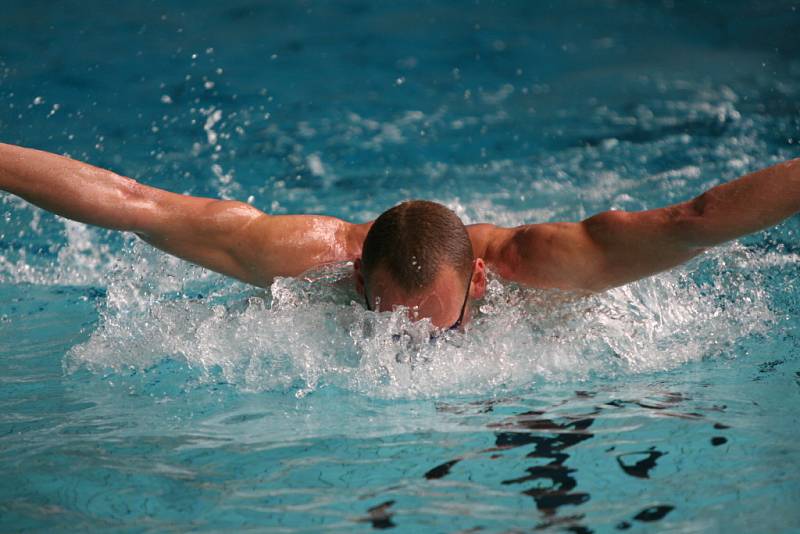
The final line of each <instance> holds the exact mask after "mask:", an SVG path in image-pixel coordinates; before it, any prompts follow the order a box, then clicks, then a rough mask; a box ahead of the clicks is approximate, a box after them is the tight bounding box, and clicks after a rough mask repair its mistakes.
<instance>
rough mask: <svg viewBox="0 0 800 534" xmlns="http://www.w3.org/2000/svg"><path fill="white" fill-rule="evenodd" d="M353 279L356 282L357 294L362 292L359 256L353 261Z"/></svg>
mask: <svg viewBox="0 0 800 534" xmlns="http://www.w3.org/2000/svg"><path fill="white" fill-rule="evenodd" d="M353 280H354V281H355V283H356V291H358V294H359V295H363V294H364V274H363V273H362V272H361V258H356V259H355V261H354V262H353Z"/></svg>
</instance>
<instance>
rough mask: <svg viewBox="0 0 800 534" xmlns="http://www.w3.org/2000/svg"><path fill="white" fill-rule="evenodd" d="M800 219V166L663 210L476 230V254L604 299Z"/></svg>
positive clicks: (510, 274) (532, 278) (538, 281)
mask: <svg viewBox="0 0 800 534" xmlns="http://www.w3.org/2000/svg"><path fill="white" fill-rule="evenodd" d="M798 212H800V159H795V160H791V161H787V162H784V163H780V164H778V165H775V166H773V167H769V168H766V169H762V170H760V171H757V172H754V173H752V174H748V175H746V176H743V177H741V178H739V179H737V180H734V181H732V182H729V183H726V184H722V185H719V186H717V187H714V188H713V189H710V190H709V191H706V192H705V193H703V194H701V195H700V196H698V197H697V198H694V199H693V200H690V201H688V202H684V203H681V204H676V205H674V206H668V207H664V208H659V209H653V210H647V211H640V212H624V211H607V212H603V213H599V214H597V215H594V216H593V217H589V218H588V219H586V220H584V221H582V222H578V223H546V224H533V225H527V226H520V227H517V228H499V227H495V226H492V225H473V226H470V227H469V231H470V236H471V237H472V240H473V246H474V248H475V253H476V255H478V256H482V257H483V258H484V259H485V260H486V262H487V263H488V264H489V265H491V266H492V267H493V268H494V269H495V270H496V271H497V272H498V273H499V274H500V275H501V276H503V277H505V278H507V279H510V280H514V281H517V282H519V283H522V284H525V285H529V286H532V287H550V288H561V289H567V290H589V291H602V290H604V289H608V288H610V287H614V286H619V285H622V284H625V283H628V282H632V281H634V280H638V279H640V278H643V277H646V276H649V275H652V274H655V273H658V272H660V271H664V270H666V269H670V268H672V267H674V266H676V265H679V264H681V263H683V262H685V261H687V260H689V259H690V258H692V257H694V256H696V255H698V254H700V253H701V252H703V251H704V250H705V249H706V248H708V247H712V246H714V245H718V244H720V243H724V242H725V241H729V240H731V239H735V238H737V237H740V236H743V235H746V234H750V233H753V232H756V231H758V230H762V229H764V228H767V227H770V226H772V225H775V224H777V223H779V222H780V221H782V220H783V219H785V218H787V217H790V216H792V215H793V214H795V213H798Z"/></svg>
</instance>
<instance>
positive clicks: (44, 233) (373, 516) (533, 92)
mask: <svg viewBox="0 0 800 534" xmlns="http://www.w3.org/2000/svg"><path fill="white" fill-rule="evenodd" d="M3 8H4V9H3V16H2V17H0V35H2V37H1V38H0V140H2V141H4V142H11V143H19V144H23V145H27V146H34V147H37V148H42V149H47V150H51V151H55V152H58V153H67V154H70V155H71V156H73V157H76V158H79V159H82V160H86V161H89V162H91V163H94V164H97V165H100V166H104V167H109V168H112V169H114V170H115V171H117V172H119V173H122V174H126V175H128V176H132V177H135V178H137V179H139V180H141V181H144V182H146V183H148V184H153V185H156V186H160V187H165V188H168V189H171V190H174V191H179V192H187V193H191V194H196V195H209V196H215V197H225V198H237V199H242V200H248V201H250V202H251V203H253V204H254V205H256V206H258V207H261V208H263V209H265V210H267V211H269V212H272V213H293V212H318V213H327V214H331V215H336V216H340V217H344V218H347V219H349V220H353V221H362V220H368V219H370V218H372V217H374V216H376V215H377V214H378V213H380V212H381V211H383V210H384V209H386V208H387V207H389V206H391V205H392V204H394V203H395V202H397V201H400V200H402V199H406V198H414V197H424V198H429V199H433V200H437V201H440V202H443V203H445V204H447V205H448V206H450V207H451V208H453V209H454V210H455V211H456V212H457V213H459V215H461V216H462V218H463V219H464V220H465V222H479V221H486V222H493V223H497V224H503V225H513V224H520V223H523V222H544V221H551V220H576V219H579V218H581V217H584V216H586V215H589V214H592V213H594V212H597V211H601V210H604V209H608V208H610V207H614V208H620V209H641V208H647V207H655V206H660V205H663V204H666V203H670V202H677V201H680V200H684V199H687V198H690V197H692V196H694V195H696V194H697V193H699V192H700V191H702V190H704V189H706V188H708V187H711V186H713V185H715V184H717V183H720V182H722V181H725V180H729V179H732V178H734V177H736V176H739V175H741V174H743V173H746V172H748V171H750V170H754V169H757V168H760V167H762V166H766V165H769V164H771V163H774V162H777V161H780V160H783V159H788V158H791V157H797V156H798V149H797V147H798V142H800V54H798V52H800V46H799V45H800V41H798V40H797V34H798V29H800V6H798V4H797V3H796V2H790V1H786V2H762V3H759V5H758V6H752V5H750V3H749V2H725V3H724V4H723V3H719V4H715V3H684V2H675V3H673V2H661V3H659V2H564V3H538V2H537V3H533V2H476V3H469V4H467V3H461V2H403V3H397V4H388V3H380V4H377V3H376V4H372V3H367V2H363V3H362V2H357V1H350V2H297V3H295V2H288V1H286V2H270V3H248V2H227V3H224V4H223V3H215V2H205V1H203V2H192V3H188V2H186V3H184V2H177V1H172V2H155V1H154V2H147V3H129V4H123V5H115V6H113V7H111V6H110V5H108V4H107V3H103V2H95V1H88V2H87V1H84V2H60V3H50V2H36V1H34V2H31V1H28V2H16V1H11V2H5V3H4V5H3ZM0 214H1V215H2V219H0V473H2V477H0V530H2V531H28V530H31V531H86V530H91V531H132V532H139V531H153V532H163V531H185V530H189V529H197V530H204V531H206V530H207V531H219V530H223V529H233V530H236V531H239V530H258V531H268V532H317V531H320V530H333V531H345V532H351V531H370V530H373V529H386V528H394V529H395V530H396V531H401V532H419V531H430V532H458V531H462V532H474V531H486V532H517V531H531V530H534V529H539V530H544V531H552V532H560V531H571V532H590V531H594V532H609V531H617V530H628V529H630V530H632V531H653V530H657V531H680V532H694V531H703V532H705V531H725V532H729V531H740V532H753V531H762V532H792V531H797V530H798V528H800V512H798V509H797V502H799V501H800V469H798V465H800V446H798V441H800V440H799V439H798V438H800V431H799V430H798V422H799V421H798V407H800V318H799V317H800V278H799V277H798V273H799V272H800V269H798V267H799V266H800V245H799V244H798V243H799V242H798V233H799V232H800V218H798V217H797V216H795V217H793V218H791V219H790V220H788V221H787V222H785V223H784V224H782V225H781V226H779V227H776V228H773V229H770V230H768V231H766V232H762V233H760V234H757V235H754V236H751V237H748V238H745V239H742V240H740V241H738V242H735V243H732V244H729V245H726V246H723V247H720V248H719V249H716V250H714V251H711V252H709V253H707V254H705V255H704V256H702V257H700V258H698V259H696V260H694V261H692V262H690V263H689V264H688V265H686V266H684V267H681V268H679V269H676V270H673V271H671V272H668V273H663V274H660V275H658V276H655V277H652V278H649V279H647V280H643V281H640V282H637V283H634V284H630V285H628V286H625V287H622V288H618V289H614V290H612V291H609V292H607V293H605V294H602V295H598V296H595V297H592V298H588V299H575V298H573V297H570V296H569V295H564V294H560V293H557V292H547V291H529V290H523V289H520V288H518V287H515V286H513V285H511V284H507V283H505V282H503V281H502V280H499V279H493V281H492V282H491V283H490V286H489V292H488V294H487V297H486V299H485V300H484V301H482V302H480V303H478V304H477V305H476V310H475V313H476V316H477V320H476V321H474V323H473V324H472V325H471V327H470V329H469V331H467V332H466V333H465V334H461V333H453V334H451V335H449V337H447V338H445V339H442V340H439V341H437V342H436V343H434V344H428V343H422V344H419V343H415V342H414V341H413V340H409V339H407V338H406V339H403V340H401V341H399V342H398V341H395V340H394V339H393V337H392V334H393V333H394V332H396V331H397V329H398V328H405V329H407V330H409V331H411V332H413V331H414V327H413V326H412V325H403V318H402V317H401V316H399V315H398V316H391V315H389V314H384V315H376V314H373V313H370V312H366V311H365V310H364V309H363V308H362V307H361V305H360V304H359V300H358V299H357V296H356V295H355V293H354V292H353V291H352V289H350V288H349V284H348V283H347V273H348V266H346V265H344V266H332V267H330V268H327V269H322V270H320V271H318V272H315V273H311V274H310V275H309V276H307V277H305V278H302V279H281V280H278V281H277V282H276V283H275V284H274V285H273V286H272V288H270V289H269V290H259V289H254V288H250V287H247V286H245V285H242V284H240V283H237V282H234V281H231V280H228V279H225V278H223V277H220V276H217V275H215V274H213V273H209V272H207V271H204V270H202V269H200V268H197V267H194V266H191V265H188V264H186V263H183V262H180V261H178V260H175V259H172V258H170V257H168V256H165V255H164V254H162V253H160V252H158V251H155V250H153V249H151V248H149V247H148V246H147V245H145V244H143V243H141V242H139V241H137V240H136V239H135V238H133V237H131V236H127V235H119V234H114V233H111V232H107V231H104V230H99V229H93V228H88V227H85V226H83V225H79V224H74V223H70V222H67V221H65V220H63V219H59V218H56V217H53V216H51V215H49V214H46V213H44V212H42V211H40V210H38V209H35V208H32V207H30V206H29V205H27V204H25V203H24V202H22V201H20V200H19V199H16V198H14V197H11V196H10V195H2V196H0Z"/></svg>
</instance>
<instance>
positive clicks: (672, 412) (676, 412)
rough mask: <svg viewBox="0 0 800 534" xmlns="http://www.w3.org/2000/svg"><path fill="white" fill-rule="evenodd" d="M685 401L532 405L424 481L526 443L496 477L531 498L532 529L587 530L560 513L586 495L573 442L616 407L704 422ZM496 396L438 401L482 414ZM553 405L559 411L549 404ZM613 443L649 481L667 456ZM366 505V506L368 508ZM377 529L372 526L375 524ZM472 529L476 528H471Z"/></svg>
mask: <svg viewBox="0 0 800 534" xmlns="http://www.w3.org/2000/svg"><path fill="white" fill-rule="evenodd" d="M596 395H597V393H594V392H587V391H577V392H576V397H575V398H574V399H572V400H575V401H579V402H582V403H583V402H585V401H586V399H591V398H593V397H595V396H596ZM689 400H691V399H690V397H688V396H686V395H684V394H682V393H677V392H663V391H662V392H659V393H658V395H656V396H655V397H648V398H646V399H613V400H611V401H608V402H598V403H597V404H596V405H594V406H593V407H590V408H589V409H588V411H587V409H586V407H585V405H584V406H583V407H582V409H581V411H582V412H584V413H577V414H574V415H572V414H564V411H563V408H564V406H565V405H566V404H568V403H569V402H570V401H566V402H560V403H558V404H556V405H554V406H551V407H550V408H547V409H536V410H528V411H524V412H521V413H519V414H517V415H514V416H511V417H509V418H507V419H505V420H503V421H501V422H497V423H490V424H488V425H487V426H488V428H490V429H492V431H493V432H494V436H495V443H494V446H493V447H490V448H487V449H483V450H480V451H477V452H475V453H466V454H464V455H462V456H460V457H457V458H453V459H451V460H448V461H446V462H443V463H441V464H439V465H437V466H435V467H433V468H431V469H429V470H428V471H426V472H425V473H424V478H425V479H427V480H430V481H434V480H438V479H442V478H444V477H447V476H449V475H450V474H451V471H452V470H453V469H454V468H455V467H456V466H457V465H459V464H460V465H461V467H460V469H461V470H468V469H469V466H468V462H469V460H470V459H471V458H474V457H477V456H480V455H486V454H488V455H489V458H491V459H496V458H499V457H501V456H502V455H503V453H504V452H505V451H508V450H511V449H516V448H519V447H527V446H532V447H533V450H531V451H530V452H528V453H527V454H526V455H525V458H526V459H529V460H530V461H531V464H530V465H529V466H526V467H525V468H524V472H523V473H520V474H519V476H515V477H509V478H505V479H503V480H501V481H500V484H502V485H503V486H522V489H521V490H520V491H521V493H522V494H524V495H527V496H529V497H531V498H532V499H533V501H534V502H535V504H536V508H537V510H538V511H539V512H540V513H541V514H542V518H541V521H540V522H539V523H538V524H536V525H535V529H537V530H541V529H549V528H558V529H563V530H567V531H570V532H593V529H592V528H591V527H590V526H589V525H587V524H586V523H587V521H586V514H582V513H569V514H563V513H560V512H562V511H563V510H562V507H564V506H568V505H569V506H574V507H578V506H581V505H583V504H584V503H586V502H588V501H589V500H591V498H592V496H591V494H590V493H589V492H588V491H586V489H585V488H581V487H580V470H579V469H577V468H576V467H575V466H574V465H570V460H571V457H572V450H573V447H576V446H577V445H579V444H581V443H584V442H587V441H589V440H591V439H592V438H594V437H595V435H596V433H595V432H593V431H592V428H593V427H594V426H596V423H597V420H598V417H599V416H600V415H601V414H603V413H604V412H608V411H616V410H619V409H632V410H640V411H641V410H642V409H644V410H646V412H649V413H652V414H653V415H657V416H658V417H668V418H678V419H684V420H695V421H707V418H706V416H705V415H703V414H701V413H697V412H690V411H683V410H680V409H679V405H680V404H682V403H683V402H685V401H689ZM497 403H498V401H496V400H495V401H486V402H485V403H475V402H472V403H468V404H467V405H463V406H460V407H459V406H453V405H445V404H442V405H439V406H437V409H438V410H439V411H441V412H448V413H455V414H465V413H473V414H474V413H476V412H477V413H488V412H491V411H493V409H494V407H495V405H496V404H497ZM556 408H559V413H555V409H556ZM708 410H710V411H712V412H722V411H724V410H725V407H724V406H713V407H711V408H708ZM713 428H714V429H715V430H725V429H728V428H730V427H729V426H728V425H726V424H723V423H718V422H717V423H713ZM724 443H727V438H725V437H722V436H715V437H713V438H711V444H712V445H714V446H718V445H722V444H724ZM615 451H616V446H611V447H609V448H608V449H606V450H605V452H607V453H609V454H613V455H614V456H613V457H614V460H615V462H616V464H617V465H618V466H619V467H620V469H622V471H623V472H624V473H625V474H627V475H629V476H631V477H634V478H637V479H641V480H650V479H651V475H652V471H653V470H654V469H655V468H656V467H657V465H658V462H659V460H660V459H661V458H663V457H664V456H666V455H668V454H669V452H668V451H664V450H659V449H658V448H656V446H655V445H653V446H650V447H646V448H644V449H643V450H639V451H630V452H619V453H617V452H615ZM674 509H675V506H674V505H672V504H666V503H664V504H655V505H650V506H647V507H646V508H643V509H641V510H640V511H639V512H638V513H636V514H635V515H633V516H632V517H630V518H629V519H627V520H621V521H620V522H618V523H617V524H616V528H617V529H619V530H626V529H629V528H631V527H632V526H633V524H634V523H633V522H643V523H650V522H654V521H660V520H661V519H663V518H664V517H666V516H667V515H668V514H669V513H670V512H672V510H674ZM371 510H372V509H371ZM376 528H378V527H376ZM476 528H477V527H476Z"/></svg>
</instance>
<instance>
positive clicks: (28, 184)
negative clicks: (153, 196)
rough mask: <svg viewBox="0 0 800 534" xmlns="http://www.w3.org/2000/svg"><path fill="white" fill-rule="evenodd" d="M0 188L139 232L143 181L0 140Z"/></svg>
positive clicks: (73, 215)
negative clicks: (140, 183)
mask: <svg viewBox="0 0 800 534" xmlns="http://www.w3.org/2000/svg"><path fill="white" fill-rule="evenodd" d="M0 189H3V190H5V191H8V192H9V193H12V194H14V195H17V196H19V197H22V198H24V199H25V200H27V201H28V202H31V203H32V204H35V205H37V206H39V207H41V208H44V209H46V210H48V211H52V212H53V213H56V214H58V215H61V216H63V217H67V218H68V219H73V220H75V221H79V222H83V223H87V224H93V225H96V226H102V227H105V228H110V229H114V230H131V231H137V230H138V229H139V228H138V227H139V223H140V222H141V211H142V210H137V209H136V208H137V207H138V208H144V207H146V205H147V204H148V203H149V202H150V199H149V198H148V197H147V195H145V194H143V189H144V186H141V185H139V184H138V183H137V182H136V181H135V180H132V179H130V178H125V177H123V176H120V175H118V174H116V173H113V172H111V171H108V170H105V169H100V168H98V167H95V166H93V165H89V164H87V163H82V162H80V161H75V160H72V159H69V158H66V157H63V156H58V155H56V154H51V153H49V152H43V151H41V150H35V149H31V148H23V147H19V146H14V145H8V144H3V143H0Z"/></svg>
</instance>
